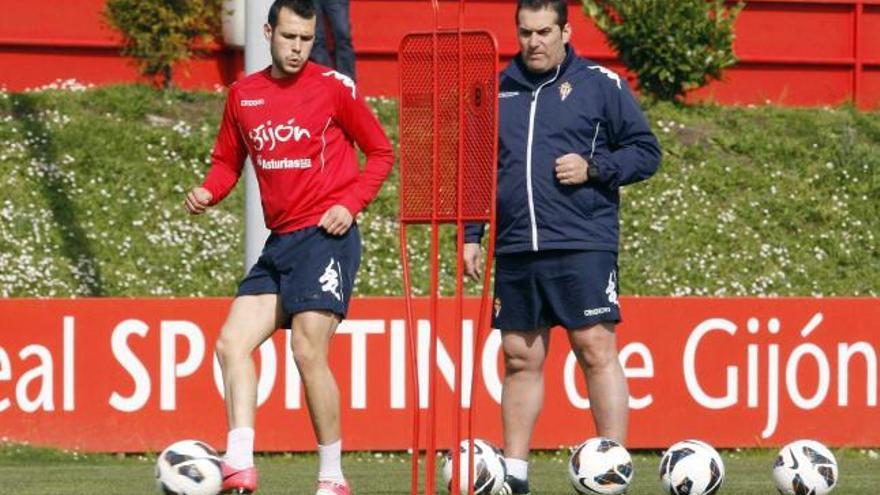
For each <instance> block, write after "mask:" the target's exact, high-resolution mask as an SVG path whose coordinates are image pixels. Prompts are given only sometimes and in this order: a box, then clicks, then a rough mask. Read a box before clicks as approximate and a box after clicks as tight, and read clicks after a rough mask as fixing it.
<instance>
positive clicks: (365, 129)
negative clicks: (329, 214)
mask: <svg viewBox="0 0 880 495" xmlns="http://www.w3.org/2000/svg"><path fill="white" fill-rule="evenodd" d="M347 82H348V81H347ZM337 109H338V110H337V119H338V122H339V125H340V127H341V128H342V130H343V131H345V133H346V134H347V135H348V136H349V137H350V138H351V139H353V140H354V142H355V143H356V144H357V146H358V148H360V150H361V151H363V152H364V154H365V155H366V157H367V162H366V165H365V166H364V169H363V170H362V171H361V172H360V173H359V174H358V181H357V185H356V186H355V187H354V189H353V190H352V191H350V192H349V194H348V195H347V196H346V197H345V198H344V199H343V200H342V205H343V206H345V207H346V208H347V209H348V211H350V212H351V214H352V215H357V214H358V212H360V211H361V210H363V209H364V208H366V206H367V205H368V204H370V202H371V201H373V199H374V198H375V197H376V194H378V193H379V188H381V187H382V183H383V182H384V181H385V179H386V178H387V177H388V174H389V173H391V167H392V166H393V165H394V151H393V150H392V149H391V143H390V142H389V141H388V137H387V136H386V135H385V131H384V130H383V129H382V126H381V125H380V124H379V120H378V119H377V118H376V116H375V115H373V112H372V110H370V108H369V107H368V106H367V104H366V103H365V102H364V100H363V98H361V97H360V95H358V94H357V90H356V89H355V86H354V84H353V83H351V84H350V85H349V84H339V85H338V88H337Z"/></svg>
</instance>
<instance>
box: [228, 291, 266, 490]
mask: <svg viewBox="0 0 880 495" xmlns="http://www.w3.org/2000/svg"><path fill="white" fill-rule="evenodd" d="M281 318H282V315H281V305H280V303H279V302H278V295H277V294H259V295H246V296H239V297H236V298H235V301H233V303H232V308H231V309H230V310H229V316H227V317H226V322H225V323H224V324H223V328H222V329H221V330H220V337H219V338H218V339H217V344H216V353H217V359H218V360H219V361H220V369H221V370H222V373H223V389H224V393H225V395H226V419H227V422H228V426H229V435H228V438H227V446H226V455H225V456H224V461H225V462H224V484H223V488H224V490H232V491H233V492H234V493H251V492H253V491H254V490H256V484H257V480H256V472H255V471H254V470H253V469H251V468H253V465H254V412H255V410H256V407H257V375H256V370H255V368H254V360H253V358H252V356H251V355H252V353H253V351H254V350H255V349H256V348H257V347H259V346H260V344H262V343H263V341H265V340H266V339H267V338H269V336H271V335H272V333H273V332H274V331H275V330H276V329H277V328H278V327H279V326H280V324H281Z"/></svg>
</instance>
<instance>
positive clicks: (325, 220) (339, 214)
mask: <svg viewBox="0 0 880 495" xmlns="http://www.w3.org/2000/svg"><path fill="white" fill-rule="evenodd" d="M353 221H354V217H353V216H352V215H351V212H350V211H348V208H346V207H344V206H342V205H333V206H331V207H330V209H329V210H327V212H326V213H324V216H323V217H321V221H320V222H318V227H321V228H322V229H324V230H325V231H326V232H327V233H328V234H330V235H342V234H344V233H346V232H347V231H348V228H349V227H351V222H353Z"/></svg>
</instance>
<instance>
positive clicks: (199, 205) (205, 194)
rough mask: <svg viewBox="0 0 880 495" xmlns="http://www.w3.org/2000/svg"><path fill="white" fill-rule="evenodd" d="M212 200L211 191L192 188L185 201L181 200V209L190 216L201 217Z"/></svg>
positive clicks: (202, 188)
mask: <svg viewBox="0 0 880 495" xmlns="http://www.w3.org/2000/svg"><path fill="white" fill-rule="evenodd" d="M212 199H214V195H213V194H211V191H209V190H207V189H205V188H204V187H194V188H192V191H190V192H188V193H187V194H186V199H184V200H183V207H184V208H186V211H188V212H189V213H190V215H201V214H202V213H204V212H205V210H207V209H208V206H209V205H210V204H211V200H212Z"/></svg>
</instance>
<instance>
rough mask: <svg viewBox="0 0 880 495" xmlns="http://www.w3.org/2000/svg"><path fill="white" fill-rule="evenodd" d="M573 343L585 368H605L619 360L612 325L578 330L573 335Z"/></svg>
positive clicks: (576, 353)
mask: <svg viewBox="0 0 880 495" xmlns="http://www.w3.org/2000/svg"><path fill="white" fill-rule="evenodd" d="M571 344H572V350H573V351H574V353H575V355H576V357H577V358H578V361H579V362H580V363H581V366H583V367H584V368H585V369H603V368H606V367H608V366H613V365H615V364H616V362H617V359H618V358H617V339H616V338H615V335H614V327H613V326H612V325H605V324H600V325H596V326H593V327H590V328H588V329H583V330H577V331H575V332H574V333H573V334H572V335H571Z"/></svg>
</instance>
